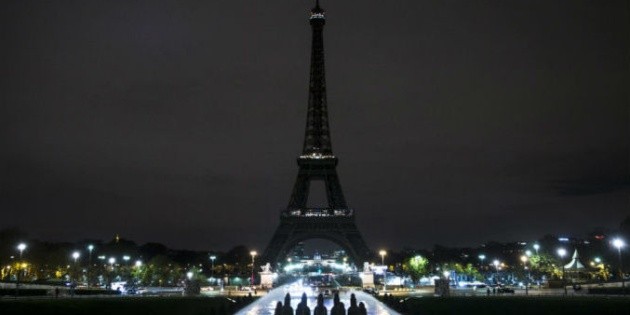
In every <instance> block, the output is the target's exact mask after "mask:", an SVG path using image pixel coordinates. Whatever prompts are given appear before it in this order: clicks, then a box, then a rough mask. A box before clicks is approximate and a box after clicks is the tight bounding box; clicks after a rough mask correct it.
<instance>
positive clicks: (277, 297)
mask: <svg viewBox="0 0 630 315" xmlns="http://www.w3.org/2000/svg"><path fill="white" fill-rule="evenodd" d="M287 293H289V294H290V295H291V306H292V307H293V309H294V310H295V308H296V307H297V305H298V303H299V302H300V299H301V297H302V293H306V295H307V297H308V302H307V304H308V307H309V308H310V309H311V312H313V310H314V309H315V305H317V293H316V292H314V291H313V290H312V289H311V288H308V287H302V286H301V285H299V284H298V283H294V284H292V285H286V286H283V287H279V288H276V289H273V290H271V291H269V293H267V294H266V295H265V296H263V297H261V298H260V299H258V300H257V301H256V302H254V303H252V304H250V305H248V306H247V307H245V308H244V309H242V310H241V311H240V312H238V313H236V314H237V315H273V312H274V310H275V308H276V303H278V301H281V302H283V303H284V296H285V295H286V294H287ZM352 293H354V294H355V296H356V298H357V304H358V303H359V302H363V303H364V304H365V306H366V308H367V313H368V314H369V315H399V313H397V312H395V311H393V310H392V309H390V308H389V307H387V306H385V305H384V304H383V303H381V302H379V301H378V300H377V299H375V298H374V297H373V296H371V295H369V294H367V293H364V292H361V291H342V292H341V293H340V294H339V298H340V299H341V302H343V303H344V304H345V306H346V309H347V308H348V307H349V306H350V294H352ZM324 305H325V306H326V308H327V309H328V312H330V309H331V308H332V306H333V300H332V297H331V298H326V299H324Z"/></svg>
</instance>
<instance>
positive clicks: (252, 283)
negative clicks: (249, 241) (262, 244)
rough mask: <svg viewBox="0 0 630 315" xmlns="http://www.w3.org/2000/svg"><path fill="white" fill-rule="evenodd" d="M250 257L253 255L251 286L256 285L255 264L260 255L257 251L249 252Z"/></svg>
mask: <svg viewBox="0 0 630 315" xmlns="http://www.w3.org/2000/svg"><path fill="white" fill-rule="evenodd" d="M249 254H250V255H252V281H251V285H252V286H253V285H254V263H255V262H256V258H255V257H256V255H257V254H258V253H257V252H256V251H255V250H253V251H251V252H249Z"/></svg>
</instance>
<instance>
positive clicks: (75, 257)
mask: <svg viewBox="0 0 630 315" xmlns="http://www.w3.org/2000/svg"><path fill="white" fill-rule="evenodd" d="M79 257H81V254H80V253H79V252H78V251H74V252H73V253H72V259H74V281H73V282H75V281H77V280H78V278H79V275H78V273H79V270H78V268H77V261H78V260H79ZM75 283H76V282H75ZM73 290H74V285H73Z"/></svg>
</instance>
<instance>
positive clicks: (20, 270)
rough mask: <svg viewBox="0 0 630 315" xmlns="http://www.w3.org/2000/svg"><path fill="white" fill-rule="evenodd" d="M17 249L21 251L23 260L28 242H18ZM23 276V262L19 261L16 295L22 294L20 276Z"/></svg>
mask: <svg viewBox="0 0 630 315" xmlns="http://www.w3.org/2000/svg"><path fill="white" fill-rule="evenodd" d="M17 249H18V250H19V251H20V260H22V253H23V252H24V250H25V249H26V244H24V243H20V244H18V246H17ZM21 276H22V264H21V263H18V270H17V280H16V282H15V295H18V294H20V291H19V288H20V277H21Z"/></svg>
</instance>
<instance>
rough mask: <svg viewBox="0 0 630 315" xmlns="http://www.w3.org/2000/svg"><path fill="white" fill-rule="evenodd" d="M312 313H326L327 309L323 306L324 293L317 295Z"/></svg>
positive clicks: (315, 314) (317, 314) (321, 314)
mask: <svg viewBox="0 0 630 315" xmlns="http://www.w3.org/2000/svg"><path fill="white" fill-rule="evenodd" d="M313 315H328V310H327V309H326V306H324V295H323V294H321V293H320V294H319V295H318V296H317V306H315V309H314V310H313Z"/></svg>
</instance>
